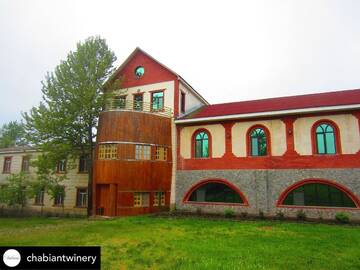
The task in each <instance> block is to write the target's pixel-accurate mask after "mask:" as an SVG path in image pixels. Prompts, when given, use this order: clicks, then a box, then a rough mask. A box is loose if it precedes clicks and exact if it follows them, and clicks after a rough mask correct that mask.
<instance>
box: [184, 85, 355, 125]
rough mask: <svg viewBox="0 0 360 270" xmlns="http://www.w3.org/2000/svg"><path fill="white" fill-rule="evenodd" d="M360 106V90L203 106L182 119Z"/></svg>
mask: <svg viewBox="0 0 360 270" xmlns="http://www.w3.org/2000/svg"><path fill="white" fill-rule="evenodd" d="M352 104H360V89H355V90H345V91H335V92H327V93H318V94H309V95H299V96H289V97H278V98H268V99H259V100H250V101H240V102H231V103H221V104H214V105H208V106H204V107H202V108H201V109H199V110H198V111H196V112H194V113H192V114H190V115H188V116H185V117H184V118H183V119H194V118H203V117H214V116H224V115H234V114H247V113H260V112H270V111H283V110H294V109H305V108H316V107H328V106H339V105H352Z"/></svg>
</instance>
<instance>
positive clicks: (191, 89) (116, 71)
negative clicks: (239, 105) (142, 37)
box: [104, 47, 209, 104]
mask: <svg viewBox="0 0 360 270" xmlns="http://www.w3.org/2000/svg"><path fill="white" fill-rule="evenodd" d="M138 52H141V53H143V54H145V55H146V56H147V57H149V58H150V59H151V60H153V61H154V62H156V63H157V64H159V65H160V66H162V67H163V68H165V69H166V70H168V71H169V72H170V73H172V74H173V75H174V76H176V77H177V79H178V80H179V81H180V82H181V83H183V84H184V85H186V86H187V87H188V88H189V90H190V91H192V92H193V93H194V94H195V95H196V96H197V97H198V98H199V99H200V100H201V101H203V102H204V103H205V104H209V103H208V102H207V101H206V99H204V98H203V97H202V96H201V95H200V94H199V93H198V92H197V91H196V90H195V89H194V88H193V87H192V86H191V85H190V84H189V83H187V82H186V81H185V80H184V79H183V78H182V77H181V76H180V75H179V74H177V73H176V72H175V71H173V70H172V69H170V68H168V67H167V66H165V65H164V64H162V63H160V62H159V61H158V60H156V59H155V58H154V57H152V56H151V55H150V54H148V53H147V52H145V51H144V50H142V49H140V48H139V47H136V48H135V50H134V51H133V52H132V53H131V54H130V55H129V56H128V57H127V58H126V60H125V61H124V62H123V63H122V64H121V65H120V66H119V67H118V68H117V69H116V70H115V72H114V73H113V74H112V75H111V77H110V78H109V79H108V81H107V82H106V83H105V84H104V85H106V84H107V83H108V82H111V81H112V80H113V79H114V78H115V77H116V76H117V75H118V74H119V73H120V72H121V71H122V70H123V69H124V67H125V66H126V65H127V63H129V61H130V60H131V59H132V58H133V57H134V56H135V54H137V53H138Z"/></svg>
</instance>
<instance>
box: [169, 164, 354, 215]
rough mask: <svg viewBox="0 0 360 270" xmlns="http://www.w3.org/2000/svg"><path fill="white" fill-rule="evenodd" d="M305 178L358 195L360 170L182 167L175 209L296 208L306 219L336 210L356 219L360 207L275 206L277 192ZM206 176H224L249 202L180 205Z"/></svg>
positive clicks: (275, 210) (289, 211)
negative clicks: (340, 187) (323, 180)
mask: <svg viewBox="0 0 360 270" xmlns="http://www.w3.org/2000/svg"><path fill="white" fill-rule="evenodd" d="M309 178H318V179H325V180H330V181H333V182H336V183H338V184H340V185H342V186H345V187H346V188H347V189H349V190H350V191H351V192H352V193H353V194H354V195H355V196H356V197H357V198H359V197H360V169H301V170H298V169H296V170H295V169H293V170H183V171H177V175H176V209H179V210H183V211H193V212H195V211H199V209H200V211H202V212H207V213H220V214H223V213H224V210H225V209H226V208H232V209H233V210H234V211H235V213H237V214H241V213H244V212H246V213H248V214H249V215H258V214H259V212H263V213H264V215H265V216H270V217H272V216H276V214H277V213H278V212H280V211H281V212H282V213H283V214H284V216H285V218H286V217H296V214H297V213H298V211H300V210H302V211H303V212H305V214H306V217H308V218H321V219H334V217H335V215H336V213H339V212H347V213H348V214H349V215H350V216H351V220H357V221H359V220H360V209H359V208H356V209H355V208H354V210H349V209H342V208H336V207H332V208H321V207H318V208H307V207H301V208H291V207H277V200H278V199H279V197H280V195H281V193H282V192H283V191H285V190H286V189H287V188H288V187H289V186H291V185H293V184H295V183H297V182H299V181H302V180H305V179H309ZM206 179H224V180H227V181H228V182H230V183H232V184H233V185H235V186H236V187H237V188H239V189H240V190H241V192H242V193H243V194H244V196H245V197H246V199H247V200H248V202H249V205H248V206H234V205H232V206H228V205H211V203H209V204H207V205H199V204H190V203H187V204H184V203H183V198H184V196H185V194H186V192H187V191H188V190H189V189H190V188H191V187H192V186H193V185H194V184H196V183H198V182H200V181H202V180H206Z"/></svg>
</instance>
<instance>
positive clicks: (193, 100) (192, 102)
mask: <svg viewBox="0 0 360 270" xmlns="http://www.w3.org/2000/svg"><path fill="white" fill-rule="evenodd" d="M179 90H180V92H179V116H180V117H181V116H182V115H184V114H187V113H189V112H192V111H195V110H196V109H199V108H200V107H202V106H204V105H205V104H204V103H203V101H201V99H200V98H198V97H197V96H196V95H195V94H194V93H193V92H192V91H191V90H190V89H189V88H188V87H187V86H186V85H184V84H182V83H179ZM181 92H183V93H185V113H184V114H183V113H181Z"/></svg>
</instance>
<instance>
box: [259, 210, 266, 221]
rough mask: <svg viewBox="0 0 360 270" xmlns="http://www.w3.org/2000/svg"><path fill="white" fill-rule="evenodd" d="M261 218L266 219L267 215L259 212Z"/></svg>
mask: <svg viewBox="0 0 360 270" xmlns="http://www.w3.org/2000/svg"><path fill="white" fill-rule="evenodd" d="M259 218H260V219H265V214H264V212H263V211H261V210H260V211H259Z"/></svg>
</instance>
